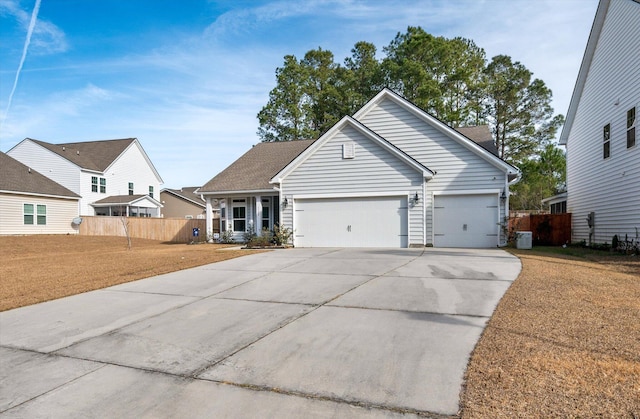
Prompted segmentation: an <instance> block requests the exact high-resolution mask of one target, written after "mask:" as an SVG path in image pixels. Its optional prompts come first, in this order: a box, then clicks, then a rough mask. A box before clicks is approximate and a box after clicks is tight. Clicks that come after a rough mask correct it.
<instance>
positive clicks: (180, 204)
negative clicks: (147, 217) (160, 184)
mask: <svg viewBox="0 0 640 419" xmlns="http://www.w3.org/2000/svg"><path fill="white" fill-rule="evenodd" d="M134 186H135V185H134ZM160 202H162V205H163V208H162V216H163V217H165V218H185V217H186V216H188V215H190V216H192V217H193V218H196V217H198V216H204V214H205V209H204V208H203V207H199V206H198V205H195V204H192V203H191V202H188V201H185V200H184V199H181V198H178V197H177V196H175V195H172V194H170V193H168V192H162V193H161V194H160Z"/></svg>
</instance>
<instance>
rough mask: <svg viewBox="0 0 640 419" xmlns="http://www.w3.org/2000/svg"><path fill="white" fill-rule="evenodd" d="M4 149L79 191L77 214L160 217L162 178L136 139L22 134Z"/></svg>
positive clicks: (35, 168)
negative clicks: (60, 139)
mask: <svg viewBox="0 0 640 419" xmlns="http://www.w3.org/2000/svg"><path fill="white" fill-rule="evenodd" d="M7 154H9V155H10V156H11V157H13V158H15V159H16V160H19V161H20V162H22V163H24V164H26V165H27V166H29V167H31V168H32V169H34V170H37V171H38V172H40V173H42V174H43V175H45V176H47V177H48V178H50V179H51V180H53V181H55V182H57V183H59V184H61V185H62V186H64V187H66V188H67V189H69V190H71V191H73V192H74V193H76V194H78V195H80V197H81V198H80V215H88V216H91V215H112V216H113V215H128V216H138V217H159V216H160V208H161V207H162V204H160V201H158V198H159V196H158V194H159V192H160V185H161V184H162V183H163V182H162V178H161V177H160V174H158V171H157V170H156V168H155V167H154V166H153V163H151V160H150V159H149V156H147V153H145V151H144V149H143V148H142V145H140V142H139V141H138V140H137V139H136V138H125V139H119V140H105V141H88V142H79V143H64V144H51V143H46V142H44V141H39V140H34V139H32V138H25V139H24V140H23V141H21V142H20V143H18V144H17V145H16V146H15V147H13V148H12V149H11V150H9V151H8V152H7Z"/></svg>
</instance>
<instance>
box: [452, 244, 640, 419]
mask: <svg viewBox="0 0 640 419" xmlns="http://www.w3.org/2000/svg"><path fill="white" fill-rule="evenodd" d="M514 253H515V254H516V255H517V256H519V257H520V259H521V261H522V264H523V269H522V272H521V274H520V276H519V277H518V279H517V280H516V282H514V283H513V285H512V286H511V287H510V288H509V290H508V291H507V293H506V294H505V296H504V297H503V299H502V300H501V302H500V304H499V305H498V307H497V308H496V311H495V313H494V315H493V317H492V318H491V320H490V321H489V324H488V326H487V328H486V329H485V331H484V334H483V336H482V338H481V339H480V341H479V342H478V345H477V346H476V348H475V350H474V353H473V355H472V358H471V361H470V363H469V366H468V369H467V374H466V389H465V391H464V392H463V395H462V404H461V406H462V417H464V418H480V417H482V418H485V417H616V418H624V417H626V418H639V417H640V260H639V258H637V257H632V256H629V257H623V256H607V255H593V254H590V255H585V256H584V257H581V258H576V257H571V256H566V255H551V254H548V253H539V252H536V251H514Z"/></svg>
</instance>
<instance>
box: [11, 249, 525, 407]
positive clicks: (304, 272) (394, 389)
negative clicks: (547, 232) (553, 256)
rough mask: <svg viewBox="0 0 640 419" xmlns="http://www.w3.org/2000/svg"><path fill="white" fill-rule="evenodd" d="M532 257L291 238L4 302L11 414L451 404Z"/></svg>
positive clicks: (456, 398) (490, 250)
mask: <svg viewBox="0 0 640 419" xmlns="http://www.w3.org/2000/svg"><path fill="white" fill-rule="evenodd" d="M520 268H521V265H520V262H519V260H518V259H517V258H515V257H514V256H511V255H510V254H508V253H506V252H504V251H501V250H498V249H484V250H475V249H474V250H469V249H318V248H316V249H311V248H309V249H289V250H278V251H274V252H269V253H262V254H257V255H249V256H245V257H242V258H238V259H233V260H229V261H225V262H220V263H216V264H211V265H206V266H202V267H199V268H194V269H189V270H185V271H180V272H175V273H172V274H167V275H161V276H157V277H153V278H149V279H145V280H141V281H136V282H131V283H128V284H123V285H118V286H115V287H111V288H107V289H104V290H100V291H94V292H89V293H86V294H82V295H77V296H73V297H67V298H63V299H60V300H55V301H51V302H47V303H42V304H37V305H34V306H29V307H24V308H20V309H16V310H10V311H6V312H3V313H0V360H1V361H0V362H1V366H0V416H2V417H21V418H23V417H45V416H46V417H65V418H68V417H79V418H80V417H81V418H90V417H149V418H159V417H234V418H235V417H260V418H266V417H273V418H276V417H278V418H281V417H349V418H352V417H374V418H375V417H381V418H382V417H385V418H386V417H411V416H415V415H425V414H426V415H445V416H446V415H455V414H456V413H457V411H458V398H459V393H460V390H461V385H462V378H463V374H464V370H465V367H466V365H467V362H468V359H469V355H470V353H471V351H472V349H473V347H474V346H475V344H476V342H477V340H478V338H479V337H480V334H481V333H482V330H483V328H484V326H485V324H486V321H487V320H488V318H489V317H490V316H491V314H492V312H493V310H494V308H495V306H496V304H497V303H498V301H499V300H500V298H501V297H502V295H503V294H504V292H505V291H506V289H507V288H508V287H509V285H510V284H511V282H512V281H513V280H514V279H515V278H516V277H517V275H518V274H519V272H520Z"/></svg>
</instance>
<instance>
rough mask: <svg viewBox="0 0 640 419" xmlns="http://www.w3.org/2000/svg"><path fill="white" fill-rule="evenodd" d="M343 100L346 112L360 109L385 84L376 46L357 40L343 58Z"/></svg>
mask: <svg viewBox="0 0 640 419" xmlns="http://www.w3.org/2000/svg"><path fill="white" fill-rule="evenodd" d="M344 69H345V71H344V76H343V79H344V81H345V89H344V102H345V105H346V107H347V108H348V114H352V113H354V112H355V111H357V110H358V109H360V108H361V107H362V106H363V105H364V104H365V103H367V101H369V100H370V99H371V98H372V97H374V96H375V95H376V94H377V93H378V92H379V91H380V90H382V88H383V87H384V86H385V81H384V73H383V71H382V67H381V65H380V62H379V61H378V60H377V59H376V46H375V45H373V44H371V43H369V42H364V41H361V42H357V43H356V44H355V46H354V47H353V48H352V49H351V57H348V58H346V59H345V60H344Z"/></svg>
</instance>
